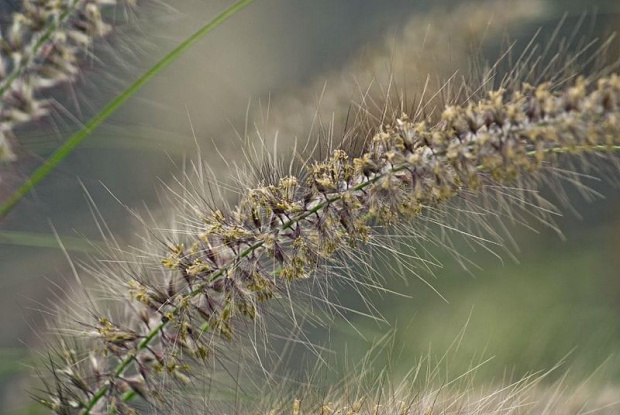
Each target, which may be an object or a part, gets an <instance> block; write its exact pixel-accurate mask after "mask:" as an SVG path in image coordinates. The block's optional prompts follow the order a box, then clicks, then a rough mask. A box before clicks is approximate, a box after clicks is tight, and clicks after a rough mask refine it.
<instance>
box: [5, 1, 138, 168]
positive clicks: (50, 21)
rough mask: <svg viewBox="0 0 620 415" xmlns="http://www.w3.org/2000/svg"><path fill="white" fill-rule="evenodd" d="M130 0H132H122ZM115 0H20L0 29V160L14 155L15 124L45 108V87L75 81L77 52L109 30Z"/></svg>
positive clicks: (44, 111)
mask: <svg viewBox="0 0 620 415" xmlns="http://www.w3.org/2000/svg"><path fill="white" fill-rule="evenodd" d="M122 1H126V2H128V4H133V0H122ZM116 3H117V1H116V0H24V1H23V4H22V8H21V10H20V11H19V12H16V13H14V14H13V20H12V22H11V24H9V25H8V26H7V27H5V28H2V30H1V32H0V162H2V161H12V160H15V158H16V156H15V153H14V151H13V150H12V148H11V145H10V144H11V142H13V141H15V139H14V137H13V130H14V128H15V127H17V126H19V125H21V124H25V123H28V122H31V121H33V120H36V119H39V118H41V117H44V116H46V115H47V114H48V111H49V110H48V100H46V99H45V98H44V97H42V96H41V94H42V93H44V92H45V91H46V90H47V89H49V88H53V87H55V86H57V85H60V84H63V83H68V82H73V81H74V80H75V79H76V77H77V75H78V72H79V66H78V65H79V59H80V54H81V53H83V52H84V51H86V50H88V48H90V47H91V45H92V42H93V41H94V40H95V39H97V38H99V37H103V36H105V35H107V34H108V33H109V32H110V30H111V26H110V25H109V24H108V23H106V22H105V21H104V18H103V16H102V11H103V9H104V8H105V7H108V6H113V5H115V4H116Z"/></svg>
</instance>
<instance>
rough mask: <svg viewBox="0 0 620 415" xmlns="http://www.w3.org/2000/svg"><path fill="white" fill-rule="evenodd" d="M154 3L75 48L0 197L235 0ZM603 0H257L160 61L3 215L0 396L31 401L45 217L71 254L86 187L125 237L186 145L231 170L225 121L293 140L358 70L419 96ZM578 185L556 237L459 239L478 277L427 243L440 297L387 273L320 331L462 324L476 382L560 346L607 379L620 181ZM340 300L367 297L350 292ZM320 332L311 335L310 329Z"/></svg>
mask: <svg viewBox="0 0 620 415" xmlns="http://www.w3.org/2000/svg"><path fill="white" fill-rule="evenodd" d="M152 3H153V4H149V3H148V2H146V1H139V6H138V8H137V9H136V10H135V12H134V13H135V15H131V16H129V17H127V16H125V17H117V18H118V22H119V23H118V25H116V32H115V33H114V34H113V35H112V36H111V37H109V38H108V39H106V40H105V41H102V42H99V43H97V44H96V45H95V50H94V52H95V53H94V55H95V56H96V57H97V59H91V60H90V61H88V62H87V63H86V64H85V65H84V69H83V72H82V77H81V78H80V80H79V82H78V83H76V84H74V85H72V86H70V87H63V88H59V89H57V90H54V91H52V94H51V95H52V96H51V98H53V99H54V101H55V104H54V105H55V108H56V110H55V111H54V113H53V115H52V117H50V119H47V120H43V121H40V122H38V123H37V124H36V125H29V126H28V127H27V128H23V129H22V130H21V131H19V134H18V137H19V142H20V149H19V151H20V159H19V161H18V162H17V163H15V164H14V165H11V166H4V167H1V169H2V176H1V177H2V182H0V200H3V199H4V198H6V197H7V196H8V194H10V191H11V190H13V189H15V188H16V186H18V185H19V184H20V183H22V182H23V181H24V180H25V178H26V177H27V175H28V174H29V173H30V172H32V171H33V169H34V168H35V167H36V166H37V165H39V164H40V163H41V161H42V160H43V159H44V158H45V157H47V156H48V155H49V154H51V152H52V151H53V150H54V149H55V148H56V147H58V146H59V145H60V143H62V142H63V140H64V139H66V138H67V137H68V136H69V135H70V133H71V132H72V131H75V130H76V128H78V126H79V122H83V121H85V120H88V119H89V117H90V116H92V115H94V114H96V113H97V110H98V109H100V108H101V107H102V106H103V105H104V103H106V102H107V101H108V100H110V99H111V98H112V97H114V96H115V95H116V94H117V93H119V92H120V91H121V90H122V89H123V88H124V87H126V86H128V85H129V83H130V82H131V81H132V80H133V79H135V77H136V76H137V75H138V74H139V73H142V72H143V71H145V70H146V69H147V68H148V67H149V66H150V65H152V64H153V63H155V62H156V61H157V60H158V59H159V58H160V57H161V56H163V55H164V54H165V53H166V52H167V51H169V50H170V49H171V48H172V47H174V46H175V45H176V44H178V43H179V42H180V41H182V40H183V39H184V38H185V37H187V36H188V35H189V34H190V33H192V32H193V31H195V30H196V29H198V28H199V27H200V26H201V25H203V24H204V23H205V22H206V21H208V20H210V19H211V18H213V17H214V16H215V15H216V14H217V13H219V12H220V11H222V10H223V9H225V8H226V7H227V6H228V5H230V4H232V2H230V1H221V0H217V1H211V2H205V1H199V0H175V1H174V3H173V2H168V4H164V3H160V2H152ZM615 3H616V2H615V1H613V0H609V1H592V0H572V1H564V0H527V1H523V2H514V1H512V2H509V1H493V0H488V1H485V2H483V3H481V2H475V1H465V0H463V1H458V0H450V1H448V0H444V1H440V2H437V1H419V0H390V1H381V2H379V1H375V0H356V1H352V0H351V1H349V0H347V1H338V2H334V1H332V0H314V1H312V2H308V1H298V0H258V1H256V2H255V3H254V4H252V5H251V6H250V7H248V8H247V9H245V10H244V11H242V12H241V13H239V14H238V15H236V16H234V18H233V19H231V20H230V21H228V22H226V23H225V24H224V25H223V26H222V27H220V28H218V29H217V30H216V31H215V32H213V33H211V34H209V35H208V36H207V37H206V38H204V39H203V40H202V41H200V42H199V44H198V45H196V46H195V47H194V48H192V49H191V50H190V51H189V52H188V53H186V54H185V55H184V56H183V57H182V58H181V59H180V60H178V61H177V62H175V63H174V64H173V65H172V66H171V67H170V68H168V69H167V70H165V71H164V72H163V73H161V74H160V75H158V76H157V77H156V78H155V79H154V80H153V81H152V82H150V83H149V84H148V85H147V86H146V87H145V88H144V89H143V90H142V91H140V93H139V94H138V95H137V96H135V97H133V98H132V99H131V100H130V102H128V103H127V104H125V105H124V106H123V108H122V110H120V111H118V112H117V113H116V114H115V115H114V116H112V117H111V118H110V119H109V120H108V121H106V122H105V124H104V125H103V126H101V127H100V128H98V129H97V130H96V131H95V132H94V134H93V135H92V136H91V137H89V138H88V139H87V140H86V141H85V142H84V143H83V144H82V145H81V146H80V148H78V149H77V150H76V151H75V152H74V153H73V154H72V155H71V156H70V157H69V158H68V159H67V160H65V161H64V162H63V163H62V164H61V165H60V166H59V168H58V169H57V170H56V171H55V172H54V173H53V174H52V176H51V177H49V178H47V179H46V180H45V181H44V182H42V183H41V184H40V185H39V186H38V187H37V189H36V192H35V193H34V194H31V195H29V196H28V197H27V198H26V199H24V200H23V201H22V203H21V204H20V205H19V206H18V207H17V208H16V209H15V210H14V211H13V212H12V213H11V214H10V216H9V217H7V218H6V219H4V220H3V221H2V222H0V411H1V412H2V413H7V414H8V413H11V414H22V413H23V414H25V413H38V412H37V409H36V407H33V406H32V405H31V404H30V401H29V400H28V396H27V393H26V391H27V384H28V377H29V376H31V374H32V372H31V370H30V368H29V364H30V362H32V361H33V357H34V356H35V355H36V354H37V353H38V352H39V351H41V347H40V346H41V343H42V340H41V338H40V337H41V333H40V332H39V330H33V329H32V327H37V326H40V322H41V320H42V319H44V318H45V316H46V312H45V310H46V308H47V307H48V306H50V305H55V304H57V302H58V301H59V300H58V299H57V298H56V297H55V296H53V295H52V294H51V292H50V290H51V289H57V287H62V286H64V285H65V284H67V283H68V281H71V279H72V278H73V276H72V275H71V268H70V266H69V263H68V261H67V259H66V257H65V255H64V254H63V252H62V251H61V250H60V249H59V245H58V243H57V241H56V238H55V237H54V232H57V233H58V235H60V239H61V240H62V242H63V243H64V245H65V246H66V248H67V250H68V252H69V254H70V256H71V258H72V259H74V260H75V261H78V262H79V261H80V260H81V259H86V258H87V255H88V251H89V249H90V248H89V245H88V244H87V243H85V241H84V238H88V239H91V240H94V241H96V240H98V239H100V236H99V234H98V230H97V226H96V223H95V221H94V220H93V213H92V209H91V207H90V205H89V203H88V200H87V197H86V196H85V190H84V189H87V190H88V192H89V194H90V197H92V199H93V200H94V202H95V203H96V206H97V208H98V210H99V211H100V212H101V213H102V215H103V217H104V218H105V219H106V221H107V223H108V225H109V226H110V228H111V229H112V231H113V232H114V233H115V235H117V236H118V238H119V240H120V241H122V242H124V243H126V244H131V241H132V240H133V239H134V238H135V235H134V234H135V233H136V232H138V233H139V232H140V229H138V228H134V227H133V226H132V225H131V220H130V217H129V216H130V215H129V214H128V213H127V211H126V210H125V208H124V207H123V206H122V205H121V203H119V201H120V202H122V203H123V204H125V205H127V206H129V207H131V208H135V209H138V210H141V209H142V210H143V209H145V207H148V208H149V209H151V210H153V211H155V212H156V215H161V217H167V216H169V215H168V214H167V213H166V212H158V206H159V196H160V194H161V191H160V189H161V185H162V182H164V183H165V182H168V181H170V180H171V177H172V176H173V175H179V174H182V172H183V169H184V165H185V164H184V163H186V162H187V161H188V160H191V159H192V157H194V156H195V154H196V146H198V147H199V148H200V150H201V154H202V157H203V159H204V160H205V162H206V163H207V164H208V165H209V166H210V167H211V168H213V169H214V170H215V171H217V172H218V174H220V172H221V175H222V180H225V178H226V176H227V175H228V174H229V171H228V170H227V169H228V166H227V164H226V162H224V161H223V160H222V158H221V157H220V155H219V154H218V153H221V154H222V155H223V157H224V158H225V159H226V161H228V162H229V163H230V162H232V161H234V160H239V161H242V155H241V154H239V151H238V148H239V144H238V138H237V136H238V135H241V136H245V135H246V131H247V135H248V136H249V137H250V138H253V139H257V138H256V137H257V134H256V133H255V131H254V129H255V127H256V128H258V129H259V130H260V131H261V136H262V137H263V139H264V140H265V141H266V142H267V143H268V147H269V148H270V149H271V148H272V147H275V148H277V149H278V151H279V152H284V153H286V151H287V150H290V148H291V145H292V143H293V142H294V139H295V138H297V139H301V140H302V141H303V140H304V139H309V140H313V139H315V138H316V136H318V135H320V134H321V133H322V132H324V131H325V130H327V129H329V128H333V130H334V131H336V132H337V131H340V130H342V128H343V122H344V119H345V117H346V111H347V109H348V108H349V105H350V103H351V101H353V102H355V101H356V99H357V100H358V102H359V99H358V98H357V97H359V96H360V91H361V90H364V89H365V87H366V86H367V85H368V84H370V83H371V82H374V84H373V85H374V86H373V87H374V88H379V90H380V89H381V87H382V86H385V85H387V81H388V79H389V75H390V74H396V78H397V83H399V84H400V85H404V86H406V88H407V90H408V93H409V94H410V95H411V96H412V97H413V96H415V95H416V93H419V88H420V86H421V85H423V84H424V82H425V80H426V78H427V76H430V77H431V79H433V80H434V81H435V80H438V81H439V82H440V81H441V80H445V79H447V78H448V77H450V76H451V75H453V74H454V73H457V72H458V73H467V71H469V70H471V62H472V57H475V56H478V55H479V54H480V53H483V54H484V56H485V58H486V59H488V61H489V62H493V61H494V59H496V58H497V57H498V56H500V55H501V53H502V51H503V50H505V48H506V46H507V45H508V44H512V42H513V41H516V42H517V43H516V44H517V45H520V46H517V49H518V48H519V47H525V45H526V44H527V43H528V41H529V39H530V38H531V37H532V36H533V35H534V34H535V33H536V31H537V30H538V28H542V31H541V35H540V36H541V37H540V41H541V42H542V43H543V44H544V39H548V38H549V37H550V36H551V33H552V32H553V31H554V29H555V28H557V27H558V25H559V24H560V22H561V21H564V23H563V25H562V26H561V27H562V29H561V33H562V34H564V35H565V36H571V35H572V34H573V33H576V34H577V36H576V38H579V37H580V36H582V35H583V36H586V37H591V38H596V37H600V38H604V37H605V36H608V35H609V34H610V33H612V32H613V31H614V30H618V29H620V14H619V13H620V8H619V7H618V6H617V5H616V4H615ZM15 7H19V2H18V1H14V2H6V3H5V4H3V6H2V8H0V12H1V13H2V20H1V21H2V24H6V23H7V22H8V21H10V13H11V11H12V10H14V8H15ZM584 12H588V13H589V14H588V15H587V17H585V18H584V19H582V18H581V16H582V13H584ZM575 43H576V44H577V46H576V47H579V45H578V43H579V42H575ZM517 55H518V54H517ZM473 59H475V58H473ZM67 114H70V116H69V115H67ZM190 120H191V122H190ZM194 134H195V135H194ZM336 134H337V133H336ZM276 135H277V137H278V139H277V143H276V140H275V137H276ZM216 148H217V150H218V151H215V149H216ZM616 177H617V176H616ZM588 183H589V184H590V185H591V186H592V187H593V188H594V189H595V190H598V191H600V192H601V193H602V194H604V195H605V199H600V200H596V201H594V202H586V201H584V200H583V199H582V198H580V197H579V195H578V194H577V193H576V192H574V193H575V194H574V195H573V196H574V197H573V201H574V206H575V208H576V211H578V212H579V213H580V214H581V217H578V216H576V215H573V214H570V213H568V214H567V215H566V216H564V217H561V218H559V219H558V223H559V225H560V228H561V229H562V231H563V233H564V235H565V239H562V238H560V237H558V235H557V233H555V232H554V231H552V230H549V229H545V228H542V227H538V228H537V232H533V231H531V230H528V229H525V228H523V227H515V228H514V229H512V228H511V233H512V234H513V236H514V239H515V240H516V241H517V243H518V245H519V247H520V249H519V251H518V252H515V255H516V258H517V259H518V262H519V263H517V262H515V261H513V260H511V259H510V258H505V259H506V260H505V261H504V262H501V261H499V260H498V259H497V258H494V257H491V256H489V255H479V254H476V253H471V254H468V257H470V258H471V259H472V261H474V262H476V263H477V264H478V265H479V266H480V269H478V270H476V271H475V272H474V275H473V276H472V275H471V274H469V273H466V272H464V271H463V270H462V269H461V268H460V267H459V266H458V264H456V263H455V262H454V261H453V260H452V259H451V258H450V257H449V256H448V255H446V254H445V253H443V252H442V251H441V250H439V249H438V250H437V252H433V254H434V255H436V256H437V257H438V258H439V259H440V260H441V262H442V263H443V265H444V266H443V268H441V269H439V270H437V271H436V273H435V276H429V282H430V283H431V284H432V286H433V287H434V289H435V290H436V291H437V292H439V293H440V294H441V295H438V294H437V293H436V292H435V291H434V290H433V289H431V288H430V287H429V286H428V285H427V284H426V283H424V282H422V281H420V280H418V279H416V278H413V277H412V278H411V279H407V280H405V281H403V280H402V279H393V280H390V279H389V278H386V279H387V280H388V281H392V283H391V284H390V286H389V287H388V288H389V289H390V290H394V291H395V292H398V293H400V294H404V295H402V296H398V295H389V294H381V295H379V294H376V295H371V296H372V302H373V303H374V304H375V305H376V308H377V310H380V312H381V314H382V316H383V317H384V319H385V322H384V323H377V322H375V321H373V320H371V319H368V318H364V317H361V316H357V315H350V316H347V319H348V321H345V320H344V319H343V320H342V321H336V322H335V323H334V324H333V326H332V327H330V328H329V330H327V331H329V342H330V348H332V349H333V350H334V351H336V353H339V351H342V350H345V349H346V350H347V353H348V354H349V355H351V356H356V355H357V356H359V355H363V354H364V353H365V352H366V351H367V350H368V349H369V348H370V347H371V346H372V344H373V342H375V341H376V339H377V338H380V337H381V336H382V335H384V334H385V333H386V332H389V331H390V330H393V332H394V334H393V336H394V344H395V346H394V348H395V349H397V350H399V353H400V354H399V359H402V364H401V363H400V360H399V367H400V368H402V370H403V371H405V370H406V369H407V368H408V367H410V366H411V365H412V364H413V363H414V362H415V361H416V360H417V359H418V358H419V356H422V355H424V354H427V353H429V351H432V352H433V353H437V354H439V355H441V354H443V353H445V352H446V351H447V350H449V349H451V348H454V346H451V345H452V344H453V342H454V340H455V339H457V338H458V339H459V342H458V343H459V347H458V359H453V360H452V361H451V366H450V371H451V372H452V371H453V373H455V374H457V375H458V374H459V373H462V372H463V371H466V370H467V368H468V367H469V366H470V365H471V363H472V362H473V361H484V360H486V359H487V358H491V357H492V360H490V361H489V362H487V363H485V364H484V365H483V366H482V367H481V368H480V369H479V370H478V375H477V377H476V379H477V381H479V382H483V383H484V382H493V381H495V380H497V379H498V378H501V377H502V376H504V374H505V373H511V374H513V375H514V376H515V377H518V376H522V375H524V374H526V373H530V372H532V371H538V370H546V369H549V368H551V367H553V366H554V365H556V364H557V363H558V362H561V361H566V363H565V365H564V367H565V368H567V369H568V368H570V371H571V373H572V374H573V375H575V374H576V377H577V378H579V377H580V376H582V377H585V376H587V375H589V374H590V373H592V372H593V371H595V370H596V369H597V368H599V367H600V368H602V371H604V372H605V381H606V382H610V383H612V384H614V383H617V382H620V356H618V352H619V351H620V318H619V317H620V278H618V277H620V192H619V189H618V187H613V186H611V185H610V183H608V182H596V181H589V182H588ZM386 272H388V271H387V270H386ZM442 297H443V298H442ZM342 302H343V304H344V305H347V306H351V307H353V308H355V307H356V306H359V305H360V304H358V302H359V301H358V300H356V299H354V298H351V300H350V301H348V300H347V293H346V292H344V293H342ZM37 332H39V334H37ZM325 332H326V330H317V332H316V333H314V334H312V333H311V335H315V340H314V341H316V342H318V343H320V342H322V338H321V336H325ZM360 332H361V333H363V337H362V336H360ZM340 353H342V352H340ZM399 370H401V369H396V370H395V371H396V372H398V371H399ZM562 373H564V372H562V371H561V370H560V371H559V373H558V376H560V375H562ZM334 376H335V377H337V375H334Z"/></svg>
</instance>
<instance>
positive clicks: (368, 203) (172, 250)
mask: <svg viewBox="0 0 620 415" xmlns="http://www.w3.org/2000/svg"><path fill="white" fill-rule="evenodd" d="M619 146H620V77H618V76H617V75H611V76H608V77H601V78H599V79H598V80H587V79H585V78H578V79H576V80H574V81H573V83H572V84H570V85H566V86H563V87H562V88H561V89H554V88H552V87H551V85H549V84H541V85H533V86H532V85H527V84H526V85H523V86H521V87H515V88H506V89H498V90H496V91H493V92H491V93H490V94H489V95H488V97H487V98H485V99H482V100H480V101H478V102H473V103H470V104H467V105H455V106H448V107H446V108H445V109H444V111H443V113H442V115H441V117H440V118H439V120H438V121H436V122H433V120H432V119H430V118H429V119H427V120H422V121H412V120H410V119H409V118H408V117H406V116H403V117H401V118H399V119H397V120H395V121H394V122H393V123H391V124H390V125H387V126H383V127H382V128H381V129H380V131H379V132H378V133H377V134H376V135H375V136H374V137H373V139H372V140H371V142H370V143H368V145H367V147H366V150H365V152H363V153H362V154H358V155H357V157H356V156H355V155H353V154H347V152H346V151H343V150H336V151H335V152H333V154H332V155H331V157H329V158H328V159H326V160H324V161H321V162H316V163H314V164H312V165H310V166H309V167H308V171H307V173H306V174H305V176H303V177H302V176H300V177H294V176H287V177H283V178H281V179H280V180H279V182H277V183H275V184H272V185H267V186H262V187H258V188H255V189H251V190H249V191H247V193H246V194H245V195H244V197H243V198H242V200H241V201H240V203H239V204H238V205H237V206H236V207H235V208H233V209H231V210H228V211H226V212H224V211H221V210H218V209H215V208H213V209H210V210H201V209H198V208H197V209H196V211H195V212H196V217H195V218H194V219H192V220H191V232H188V233H187V235H186V236H185V238H184V240H181V241H175V242H174V243H169V245H168V247H167V253H166V254H165V256H164V257H163V258H161V263H160V267H161V271H162V272H163V273H164V275H165V278H164V280H163V281H157V280H156V279H155V278H153V277H152V276H151V275H150V274H152V270H148V271H146V273H144V274H142V271H140V272H138V271H132V272H131V273H126V272H123V276H122V278H120V277H119V279H118V281H120V283H121V284H122V286H123V288H122V290H124V291H125V292H126V293H128V294H127V295H126V303H125V305H126V304H130V307H127V308H128V310H127V312H128V313H130V314H131V315H134V318H132V319H130V320H131V321H129V322H128V321H115V320H113V319H112V318H110V317H108V316H104V315H98V316H95V318H94V319H93V321H92V322H90V323H86V322H84V323H83V325H82V326H79V327H74V328H73V332H74V333H80V332H81V333H82V334H84V335H87V336H88V337H89V338H90V339H92V340H94V341H95V344H96V345H97V346H95V347H93V348H92V349H91V356H90V360H89V359H84V361H85V362H88V361H93V362H96V368H95V367H92V368H89V367H88V365H87V364H86V365H84V364H82V365H81V366H80V370H84V371H85V373H83V374H75V373H73V372H71V375H70V376H69V375H67V373H68V372H65V371H66V368H58V369H55V370H53V372H54V376H55V378H56V379H60V381H59V382H58V384H57V386H56V387H55V388H50V395H51V397H49V398H45V399H46V402H54V405H55V406H54V409H55V410H56V411H57V412H58V413H62V414H67V413H70V414H89V413H95V412H96V413H108V412H110V411H112V412H114V411H116V412H117V413H125V412H127V411H128V409H127V407H126V406H125V404H124V403H123V402H124V401H125V400H127V399H129V398H131V397H132V396H135V395H136V394H139V395H140V396H142V397H144V398H145V399H146V400H147V401H148V402H150V403H151V404H153V405H157V404H158V402H159V399H161V396H160V393H159V392H158V390H160V389H159V388H160V387H161V382H162V380H163V378H162V377H159V375H161V374H165V375H167V377H168V378H169V379H172V380H174V381H176V382H179V383H186V382H188V381H189V379H190V378H189V376H190V375H191V373H192V372H191V371H190V365H191V364H192V363H193V362H197V361H200V360H203V359H206V358H208V356H210V355H213V354H216V353H217V351H215V350H214V348H213V345H214V343H213V342H214V340H215V339H218V338H220V339H223V341H229V340H231V339H233V338H234V336H235V334H236V331H235V327H236V323H238V322H241V321H243V320H253V319H256V317H257V315H258V312H259V311H260V308H261V305H263V303H265V302H266V301H267V300H269V299H271V298H274V297H278V296H281V295H285V294H283V293H285V292H286V287H287V285H288V284H297V283H299V282H298V281H299V280H304V279H308V278H310V277H311V276H312V275H313V271H314V270H315V269H316V268H317V267H319V266H321V264H322V263H325V262H327V261H330V260H331V259H332V258H333V257H334V256H335V255H337V253H339V252H341V251H345V250H347V249H350V248H351V247H356V246H358V245H363V244H365V243H367V242H369V239H370V238H371V237H372V236H373V227H374V226H377V225H379V226H381V227H385V226H387V225H396V224H398V223H402V222H410V221H415V220H416V217H420V215H422V214H423V213H424V212H427V211H429V210H432V209H434V208H435V207H439V206H441V205H443V204H445V203H446V202H448V201H450V200H452V199H455V198H456V197H458V196H459V195H461V194H463V193H467V192H469V193H472V192H482V191H484V190H485V188H487V187H492V186H502V185H506V184H509V183H511V182H513V181H514V180H516V179H518V178H519V177H521V176H523V175H527V174H534V175H535V174H537V173H538V174H541V173H540V171H539V170H540V169H541V168H543V167H544V166H545V164H546V163H549V162H553V160H554V159H555V158H556V157H557V156H558V154H561V153H584V152H597V153H602V154H605V153H607V152H610V151H611V150H617V149H619V148H620V147H619ZM387 229H389V227H388V228H387ZM124 278H127V279H124ZM93 351H96V353H95V355H92V352H93ZM72 370H74V371H75V370H77V369H76V368H72ZM95 374H96V375H95ZM67 376H69V377H67ZM75 379H79V380H80V381H79V382H76V381H75ZM82 381H83V382H82ZM77 383H79V385H78V384H77ZM59 395H60V396H62V397H66V396H71V397H72V399H71V404H70V405H69V404H68V403H67V404H65V403H63V402H64V401H63V400H62V399H61V398H60V397H59Z"/></svg>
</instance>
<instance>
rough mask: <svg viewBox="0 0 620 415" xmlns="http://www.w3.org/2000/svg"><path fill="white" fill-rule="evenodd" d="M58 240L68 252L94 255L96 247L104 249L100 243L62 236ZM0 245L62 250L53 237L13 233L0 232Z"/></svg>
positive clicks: (39, 234) (29, 233) (40, 234)
mask: <svg viewBox="0 0 620 415" xmlns="http://www.w3.org/2000/svg"><path fill="white" fill-rule="evenodd" d="M59 238H60V240H61V241H62V247H64V248H65V249H67V250H68V251H74V252H84V253H94V252H96V251H97V247H98V246H101V248H102V249H103V247H104V244H103V243H102V242H93V241H87V240H86V239H81V238H75V237H67V236H62V237H59ZM0 245H14V246H26V247H30V248H50V249H61V248H62V247H61V245H59V244H58V240H57V239H56V237H55V236H54V235H47V234H42V233H32V232H14V231H0Z"/></svg>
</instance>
